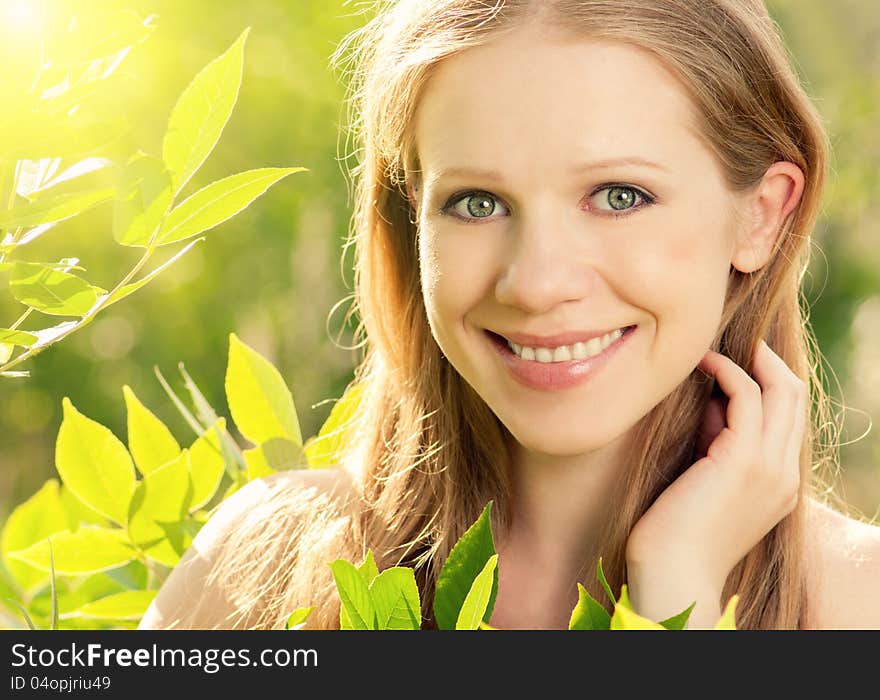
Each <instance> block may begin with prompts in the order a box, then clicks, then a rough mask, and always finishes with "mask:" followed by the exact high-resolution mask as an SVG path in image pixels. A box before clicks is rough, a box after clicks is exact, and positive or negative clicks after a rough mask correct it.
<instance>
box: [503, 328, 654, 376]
mask: <svg viewBox="0 0 880 700" xmlns="http://www.w3.org/2000/svg"><path fill="white" fill-rule="evenodd" d="M636 328H637V326H630V327H628V328H627V329H626V330H624V331H623V335H622V336H620V338H618V339H617V340H615V341H614V342H613V343H611V345H609V346H608V347H607V348H605V349H604V350H603V351H602V352H601V353H599V354H598V355H596V356H595V357H590V358H588V359H586V360H568V361H565V362H535V361H533V360H523V359H522V358H520V357H519V356H518V355H517V354H516V353H514V352H513V350H511V349H510V347H509V346H508V345H507V341H506V340H505V339H504V338H502V337H501V336H499V335H496V334H494V333H492V332H491V331H486V336H487V337H488V338H489V340H490V342H491V343H492V346H493V347H494V348H495V350H496V351H497V352H498V354H499V355H500V356H501V359H502V361H503V362H504V364H505V366H506V367H507V369H508V370H509V371H510V373H511V374H512V375H513V377H514V379H516V380H517V381H518V382H519V383H520V384H522V385H524V386H526V387H528V388H530V389H539V390H542V391H548V390H549V391H553V390H560V389H570V388H571V387H574V386H577V385H579V384H582V383H584V382H586V381H587V380H588V379H590V377H592V376H594V375H595V374H596V373H597V372H598V371H599V370H600V369H601V368H602V367H604V366H605V365H606V364H607V363H608V362H609V361H610V360H611V359H612V358H613V357H614V355H616V354H617V352H618V350H620V348H621V347H623V346H624V345H625V344H626V343H627V341H628V340H629V339H630V337H631V336H632V335H633V333H634V332H635V330H636Z"/></svg>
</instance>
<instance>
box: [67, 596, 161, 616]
mask: <svg viewBox="0 0 880 700" xmlns="http://www.w3.org/2000/svg"><path fill="white" fill-rule="evenodd" d="M156 593H158V591H150V590H146V591H123V592H122V593H114V594H112V595H108V596H105V597H103V598H99V599H98V600H95V601H93V602H91V603H86V604H85V605H83V606H82V607H80V608H77V609H76V610H74V611H73V612H70V613H67V614H65V615H62V617H63V618H65V619H66V618H72V617H84V618H88V619H92V620H140V619H141V618H142V617H143V616H144V613H145V612H147V608H149V607H150V603H152V602H153V599H154V598H155V597H156Z"/></svg>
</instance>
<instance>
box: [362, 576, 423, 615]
mask: <svg viewBox="0 0 880 700" xmlns="http://www.w3.org/2000/svg"><path fill="white" fill-rule="evenodd" d="M361 573H363V572H361ZM370 597H371V598H372V601H373V608H374V610H375V612H376V627H375V629H377V630H418V629H421V626H422V625H421V621H422V613H421V607H420V604H419V588H418V586H417V585H416V578H415V574H414V573H413V570H412V569H411V568H409V567H406V566H394V567H391V568H389V569H385V571H383V572H382V573H381V574H379V575H378V576H376V577H375V578H374V579H373V582H372V583H371V584H370Z"/></svg>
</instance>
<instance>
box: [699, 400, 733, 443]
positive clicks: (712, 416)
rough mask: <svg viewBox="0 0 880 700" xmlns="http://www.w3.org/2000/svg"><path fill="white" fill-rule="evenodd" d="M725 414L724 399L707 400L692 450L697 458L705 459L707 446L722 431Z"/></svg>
mask: <svg viewBox="0 0 880 700" xmlns="http://www.w3.org/2000/svg"><path fill="white" fill-rule="evenodd" d="M726 412H727V406H726V402H725V401H724V399H721V398H713V399H709V401H708V402H707V403H706V409H705V412H704V413H703V420H702V423H701V424H700V430H699V432H698V433H697V441H696V446H695V448H694V449H695V456H696V457H697V458H701V457H705V456H706V455H707V454H708V452H709V445H711V444H712V442H713V440H715V438H716V437H718V434H719V433H720V432H721V431H722V430H724V425H725V423H724V416H725V414H726Z"/></svg>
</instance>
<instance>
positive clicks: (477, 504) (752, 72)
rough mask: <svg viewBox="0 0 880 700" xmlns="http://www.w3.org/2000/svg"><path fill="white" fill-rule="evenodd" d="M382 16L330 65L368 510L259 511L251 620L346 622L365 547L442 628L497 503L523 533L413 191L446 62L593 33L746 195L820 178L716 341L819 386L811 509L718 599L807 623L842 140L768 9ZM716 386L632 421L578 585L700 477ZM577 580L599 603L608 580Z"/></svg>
mask: <svg viewBox="0 0 880 700" xmlns="http://www.w3.org/2000/svg"><path fill="white" fill-rule="evenodd" d="M376 9H377V10H378V11H377V13H376V14H375V16H374V18H373V19H371V20H370V21H369V22H368V23H367V24H366V25H365V26H363V27H362V28H360V29H358V30H356V31H355V32H352V33H351V34H350V35H348V36H347V37H346V38H345V39H344V40H343V42H342V43H341V44H340V45H339V47H338V49H337V51H336V53H335V54H334V60H335V61H336V62H337V63H338V64H340V65H342V64H346V59H347V60H348V64H347V65H350V71H349V74H350V77H351V81H350V87H349V89H350V98H351V99H350V102H349V105H350V109H351V113H350V124H351V133H352V134H353V136H354V138H355V139H356V143H357V150H356V155H357V158H358V164H357V166H356V167H355V168H354V169H353V170H352V175H353V177H354V179H355V183H356V187H355V203H354V216H353V219H352V230H351V232H350V236H349V241H348V243H347V246H348V245H352V244H353V245H354V247H355V255H356V258H355V289H354V309H353V310H356V311H357V312H358V313H359V315H360V319H361V325H360V326H359V328H358V337H359V338H360V339H361V340H362V342H363V343H364V346H365V350H364V355H363V358H362V361H361V362H360V363H359V365H358V366H357V368H356V371H355V377H354V381H355V382H357V383H359V384H360V386H361V387H362V389H363V394H362V399H361V407H360V410H359V412H358V414H357V416H356V417H355V419H354V422H353V423H352V425H351V435H352V439H351V440H350V442H349V443H348V445H347V448H346V451H345V452H344V453H343V454H342V455H341V456H340V459H341V463H342V465H343V467H344V468H345V469H347V470H348V471H350V472H351V473H352V474H354V475H355V477H356V485H357V489H356V493H357V498H358V499H359V500H357V501H356V502H355V503H354V504H348V505H347V506H346V507H344V508H342V507H339V508H334V506H333V504H331V503H329V502H327V501H322V502H320V503H317V502H315V503H314V504H313V506H314V507H313V506H308V505H302V504H301V505H300V507H299V508H298V510H302V511H304V512H305V513H306V517H302V518H297V519H296V522H295V523H293V522H292V521H291V518H290V517H289V513H290V512H291V509H292V507H293V506H292V505H291V504H292V501H291V498H292V496H291V497H279V498H277V499H275V500H273V501H272V502H269V503H266V504H265V505H264V507H263V510H262V511H260V512H259V513H252V514H251V516H252V517H251V518H250V520H251V521H252V522H257V521H259V523H260V525H259V526H255V528H253V529H252V530H251V531H250V532H248V533H243V532H239V533H237V535H236V536H235V538H234V539H232V540H230V542H229V546H228V547H227V551H226V559H225V563H224V565H223V570H224V575H226V576H228V577H229V578H230V580H233V581H234V582H235V583H234V586H235V589H236V595H237V596H238V600H239V603H240V606H241V614H240V616H239V619H240V620H248V625H249V626H253V627H264V628H277V627H283V623H284V619H285V617H286V615H287V614H289V613H290V612H291V611H292V610H293V609H294V608H296V607H299V606H314V607H315V610H314V612H313V613H312V616H311V617H310V618H309V622H308V624H307V627H309V628H338V626H339V601H338V598H337V596H336V592H335V587H334V586H333V582H332V576H331V574H330V570H329V567H328V566H327V563H328V562H329V561H331V560H332V559H335V558H337V557H341V558H348V559H349V560H351V561H354V562H355V563H358V562H359V561H360V560H361V559H362V557H363V556H364V555H365V553H366V551H367V549H368V548H369V549H372V550H373V552H374V554H375V556H376V558H377V562H378V563H379V566H380V568H384V567H385V566H392V565H404V566H412V567H414V569H415V572H416V580H417V582H418V583H419V587H420V590H421V596H422V607H423V616H424V625H423V626H424V627H425V628H431V627H433V626H435V624H436V623H435V621H434V620H433V613H432V602H433V592H434V586H435V583H436V581H437V578H438V575H439V572H440V568H441V567H442V564H443V563H444V561H445V559H446V556H447V555H448V553H449V551H450V549H451V548H452V546H453V544H454V543H455V542H456V541H457V539H458V538H459V537H460V536H461V535H462V534H463V532H464V531H465V529H466V528H467V527H468V526H469V525H470V524H471V523H472V522H473V521H474V520H476V518H477V517H478V515H479V514H480V512H481V510H482V508H483V507H484V506H485V504H486V502H487V501H489V500H490V499H491V500H493V501H494V506H493V509H492V522H493V528H494V530H495V532H496V533H497V532H499V531H500V529H502V528H504V527H505V526H506V525H507V524H508V523H509V522H510V517H511V514H510V507H511V505H510V483H509V476H508V467H509V453H508V451H507V447H506V445H507V444H508V442H507V437H508V436H509V433H506V429H505V428H504V426H503V425H502V424H501V423H500V421H499V420H498V418H497V417H496V416H495V415H494V413H493V412H492V411H491V410H490V409H489V408H488V406H487V405H486V404H485V402H484V401H483V400H482V399H481V398H480V397H479V396H478V395H477V394H476V393H475V392H474V391H473V390H472V389H471V387H470V386H469V385H468V384H467V383H466V382H465V381H464V380H463V379H462V378H461V376H460V375H459V374H458V373H457V372H456V371H455V369H454V368H453V367H451V366H450V364H449V363H448V362H447V361H446V359H445V358H444V357H443V356H442V354H441V351H440V349H439V347H438V345H437V343H436V342H435V340H434V338H433V337H432V334H431V331H430V328H429V326H428V322H427V316H426V311H425V308H424V305H423V297H422V292H421V287H420V276H419V259H418V251H417V247H416V241H417V229H416V223H415V217H414V208H413V203H412V202H411V200H410V199H409V198H408V196H407V192H406V185H407V184H408V183H410V184H411V183H412V182H413V178H414V177H415V174H416V173H417V171H418V158H417V154H416V151H415V147H414V139H413V115H414V112H415V108H416V106H417V104H418V100H419V95H420V94H421V92H422V90H423V88H424V86H425V84H426V83H427V81H428V80H429V79H430V77H431V74H432V71H433V69H434V68H435V67H436V66H437V65H438V64H439V63H440V62H441V61H442V60H443V59H444V58H447V57H449V56H451V55H454V54H456V53H459V52H461V51H464V50H466V49H468V48H469V47H474V46H480V45H483V44H486V43H487V42H490V41H492V40H494V39H496V38H497V37H499V36H502V35H503V34H504V33H506V32H508V31H512V30H514V29H515V28H517V27H519V26H521V25H523V24H524V23H526V22H530V21H537V22H541V23H544V24H545V25H546V26H550V27H553V28H556V29H559V30H562V31H565V32H568V33H569V34H573V35H575V36H578V37H583V38H595V39H607V40H616V41H621V42H628V43H630V44H633V45H636V46H638V47H641V48H644V49H646V50H648V51H650V52H652V53H653V54H654V56H655V57H656V58H657V59H659V60H660V61H662V62H663V63H664V64H665V65H666V66H667V67H669V68H671V69H672V70H673V71H674V72H675V74H676V75H677V76H678V77H679V78H680V80H681V83H682V84H683V85H684V86H685V88H686V89H687V91H688V93H689V95H690V96H691V98H692V100H693V102H694V104H695V105H696V107H697V108H698V109H697V111H698V113H699V124H698V127H699V135H700V137H701V138H702V139H703V140H704V142H705V143H706V144H707V145H708V146H709V147H710V148H711V150H712V152H714V154H715V155H716V157H717V158H718V161H719V163H720V164H721V165H722V166H723V171H724V174H725V177H726V181H727V183H728V185H729V187H730V188H731V190H732V191H736V192H742V191H745V190H748V189H749V188H751V187H753V186H754V185H756V184H757V183H758V182H759V181H760V179H761V177H762V175H763V174H764V173H765V171H766V170H767V168H768V167H769V166H770V165H771V164H772V163H773V162H775V161H778V160H786V161H791V162H792V163H794V164H796V165H797V166H798V167H799V168H800V169H801V170H802V171H803V173H804V175H805V180H806V182H805V188H804V192H803V196H802V198H801V200H800V202H799V204H798V206H797V208H796V209H795V210H794V211H793V212H792V213H791V214H790V215H789V216H788V217H787V218H786V220H785V222H784V225H783V230H782V232H781V235H780V236H779V237H778V244H777V249H776V250H775V254H774V255H773V256H772V259H771V260H770V261H769V262H768V264H767V265H765V266H764V267H763V268H762V269H759V270H757V271H755V272H753V273H749V274H744V273H741V272H739V271H737V270H735V269H732V270H731V273H730V279H729V285H728V297H727V299H726V303H725V306H724V310H723V314H722V318H721V322H720V325H719V329H718V334H717V337H716V339H715V342H714V343H713V349H715V350H717V351H719V352H722V353H724V354H725V355H728V356H729V357H730V358H732V359H733V360H734V361H735V362H736V363H737V364H739V365H740V366H742V367H744V368H746V369H747V370H749V369H750V358H751V356H752V351H753V348H754V347H755V346H756V344H757V342H758V341H759V340H760V339H761V338H764V339H766V340H767V342H768V344H769V345H770V347H771V348H773V350H774V351H775V352H776V353H777V354H778V355H779V356H780V357H781V358H782V359H783V360H784V361H785V362H786V364H787V365H788V366H789V367H790V368H791V369H792V371H793V372H794V373H795V374H796V375H797V376H798V377H800V378H801V379H802V380H804V381H805V382H807V383H808V385H809V386H810V388H811V405H810V408H809V410H810V420H809V421H808V426H807V429H806V434H805V436H804V441H803V445H802V449H801V452H800V464H801V476H802V478H801V498H800V502H799V505H798V506H797V508H796V509H795V510H794V511H793V512H792V513H791V514H790V515H789V516H788V517H786V518H785V519H784V520H783V521H782V522H780V523H779V524H778V525H777V526H776V527H775V528H774V529H773V530H772V531H771V532H770V533H768V534H767V535H766V536H765V537H764V538H763V540H762V541H761V542H760V543H759V544H757V545H756V546H755V547H754V548H753V549H752V551H750V552H749V553H748V555H747V556H746V557H745V558H744V559H743V560H742V561H741V562H740V563H739V564H738V565H737V566H736V567H735V569H734V570H733V571H732V572H731V573H730V575H729V577H728V580H727V582H726V586H725V589H724V592H723V596H722V602H723V601H725V600H727V598H729V596H730V595H732V594H733V593H739V595H740V596H741V600H740V603H739V607H738V610H737V613H738V614H737V618H738V625H739V627H740V628H746V629H749V628H752V629H758V628H760V629H784V628H789V629H790V628H798V627H801V628H802V627H808V626H809V624H810V623H809V616H808V608H807V599H806V588H805V581H804V576H805V565H804V561H803V551H802V541H803V534H804V533H803V527H804V515H805V499H806V497H807V496H810V497H815V498H817V500H823V501H827V498H828V494H829V493H831V489H830V486H827V484H826V483H825V481H824V479H825V478H826V476H824V475H823V474H820V471H821V470H822V469H823V468H825V469H826V471H827V468H829V467H831V468H833V467H834V465H836V463H837V462H836V454H835V444H836V443H835V434H834V432H833V431H834V427H835V423H834V421H833V420H831V413H830V399H829V397H828V396H827V394H826V393H825V391H824V389H823V383H822V376H821V370H820V360H821V355H820V352H819V350H818V347H817V345H816V342H815V339H814V338H813V336H812V333H811V330H810V328H809V326H808V319H807V311H806V303H805V302H804V303H803V306H802V299H801V296H800V285H801V280H802V277H803V275H804V274H805V272H806V270H807V266H808V262H809V253H810V247H809V243H810V235H811V232H812V229H813V226H814V224H815V222H816V219H817V216H818V215H819V212H820V208H821V199H822V193H823V188H824V184H825V178H826V169H827V160H828V155H829V145H828V138H827V135H826V132H825V129H824V125H823V121H822V119H821V117H820V115H819V114H818V112H817V110H816V109H815V107H814V105H813V103H812V102H811V100H810V99H809V97H808V96H807V94H806V93H805V91H804V89H803V87H802V86H801V84H800V82H799V80H798V78H797V76H796V74H795V73H794V71H793V69H792V67H791V62H790V59H789V56H788V54H787V52H786V50H785V47H784V44H783V41H782V39H781V37H780V34H779V31H778V29H777V27H776V25H775V24H774V22H773V20H772V19H771V18H770V16H769V15H768V12H767V9H766V8H765V6H764V4H763V2H762V1H761V0H497V1H496V2H486V1H485V0H400V1H399V2H388V1H385V2H379V3H378V4H377V8H376ZM347 246H346V247H347ZM710 388H711V387H710V383H708V382H706V381H705V380H704V377H703V376H702V375H701V373H700V372H698V371H696V370H695V371H694V373H692V374H691V375H690V376H689V377H688V378H687V379H686V380H685V381H683V382H682V383H681V384H680V385H679V386H678V387H677V388H676V389H675V390H674V391H673V392H672V393H671V394H670V395H669V396H667V397H666V398H665V399H664V400H663V401H661V402H660V403H659V404H658V405H657V406H656V407H654V408H653V409H652V410H651V411H650V412H649V414H648V415H647V416H645V417H644V418H643V419H642V421H641V422H640V424H638V425H637V426H636V430H635V433H634V435H635V437H634V439H635V442H634V445H635V447H634V451H633V457H634V459H633V460H632V462H631V465H632V466H631V467H630V468H629V469H628V471H627V472H626V473H625V474H622V475H621V479H620V486H619V490H618V492H617V494H616V496H615V498H616V503H615V507H614V510H613V511H612V512H616V513H617V514H618V517H616V518H615V519H614V520H613V521H612V522H608V523H607V525H606V527H605V530H604V532H603V533H602V534H601V536H600V537H599V538H598V539H597V541H596V542H595V547H594V551H592V552H586V553H585V563H584V569H583V571H584V572H589V573H590V574H592V572H593V571H595V564H596V559H597V557H598V556H599V555H601V556H602V557H603V564H604V568H605V572H606V575H607V577H608V580H609V582H610V583H611V586H612V587H613V588H614V590H619V589H620V586H621V584H622V583H625V582H626V562H625V546H626V541H627V538H628V535H629V533H630V531H631V529H632V528H633V526H634V525H635V523H636V522H637V521H638V519H639V518H640V517H641V515H642V514H643V513H644V512H645V511H646V510H647V508H648V507H649V506H650V505H651V503H652V502H653V501H654V500H655V499H656V498H657V496H658V495H659V494H660V493H661V492H662V491H663V490H664V488H665V487H666V486H668V484H669V483H671V482H672V481H673V480H674V479H675V478H676V477H677V476H679V475H680V474H681V473H682V471H683V470H684V469H686V468H687V467H688V466H689V465H690V464H691V461H692V460H691V457H692V453H693V448H694V442H695V436H696V433H697V429H698V427H699V424H700V419H701V416H702V413H703V409H704V407H705V405H706V402H707V401H708V399H709V391H710ZM829 431H830V432H829ZM823 436H824V437H826V438H828V439H824V440H823ZM828 475H831V472H830V471H829V472H828ZM829 483H830V482H829ZM317 506H320V507H317ZM350 506H351V507H350ZM308 508H312V509H311V510H307V509H308ZM582 583H583V584H584V585H585V586H586V588H587V589H588V590H589V591H590V592H591V593H592V594H593V595H594V597H595V598H596V599H597V600H600V601H602V600H605V596H604V594H603V593H602V592H601V589H600V588H599V586H598V583H597V582H596V581H595V579H594V577H593V576H592V575H588V576H587V577H586V579H585V580H584V581H582Z"/></svg>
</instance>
